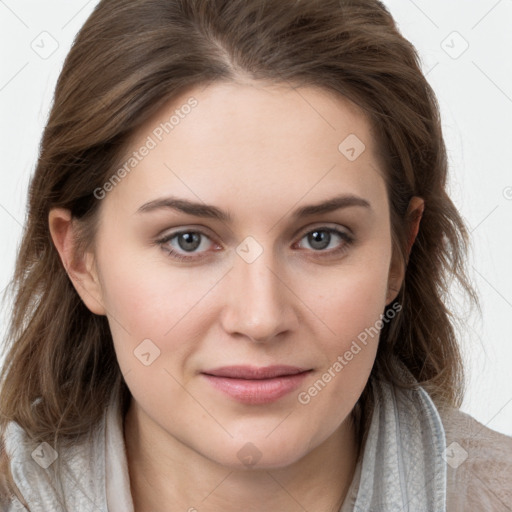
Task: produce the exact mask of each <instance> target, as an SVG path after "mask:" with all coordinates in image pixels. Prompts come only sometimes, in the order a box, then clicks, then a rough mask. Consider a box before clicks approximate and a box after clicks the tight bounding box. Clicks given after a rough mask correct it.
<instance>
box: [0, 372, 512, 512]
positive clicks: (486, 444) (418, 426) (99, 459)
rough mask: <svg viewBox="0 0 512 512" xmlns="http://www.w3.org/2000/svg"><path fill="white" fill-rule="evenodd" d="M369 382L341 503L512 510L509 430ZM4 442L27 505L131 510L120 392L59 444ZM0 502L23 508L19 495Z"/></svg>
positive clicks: (372, 509)
mask: <svg viewBox="0 0 512 512" xmlns="http://www.w3.org/2000/svg"><path fill="white" fill-rule="evenodd" d="M399 367H400V368H401V371H403V372H404V374H407V375H408V376H409V377H410V378H412V375H411V374H410V373H409V372H408V370H406V369H405V367H403V366H402V365H399ZM372 389H373V393H374V396H375V408H374V412H373V416H372V421H371V426H370V431H369V434H368V438H367V441H366V443H365V446H364V449H363V456H362V458H361V460H360V461H359V463H358V465H357V466H356V471H355V475H354V478H353V481H352V483H351V486H350V488H349V491H348V494H347V497H346V499H345V501H344V503H343V506H342V507H341V509H340V512H363V511H364V512H398V511H402V512H445V511H448V512H459V511H463V510H464V511H465V510H479V511H480V510H486V511H487V510H490V511H491V510H492V511H494V510H496V511H501V510H503V511H511V510H512V437H509V436H505V435H503V434H499V433H497V432H495V431H493V430H491V429H489V428H487V427H485V426H484V425H482V424H480V423H478V422H477V421H476V420H474V419H473V418H471V416H469V415H467V414H465V413H463V412H461V411H458V410H456V409H449V410H445V411H443V413H442V415H441V414H440V412H439V411H438V409H437V408H436V407H435V405H434V403H433V401H432V400H431V398H430V397H429V395H428V394H427V393H426V391H425V390H424V389H423V388H422V387H417V388H416V389H414V390H404V389H402V388H398V387H396V386H394V385H392V384H391V383H389V382H387V381H384V380H375V381H373V384H372ZM442 418H443V419H442ZM5 444H6V450H7V453H8V454H9V455H10V457H11V471H12V474H13V478H14V480H15V482H16V484H17V486H18V488H19V490H20V491H21V494H22V495H23V497H24V498H25V500H26V501H27V504H28V505H29V507H30V512H48V511H52V512H64V511H66V512H68V511H69V512H71V511H72V512H107V511H108V512H134V510H133V502H132V498H131V494H130V480H129V475H128V466H127V459H126V451H125V445H124V437H123V418H122V415H121V410H120V407H119V401H118V400H117V399H115V398H114V397H113V400H112V402H111V403H110V404H109V405H108V407H107V408H106V412H105V415H104V417H103V420H102V421H101V422H100V424H99V425H98V426H97V428H96V429H95V430H94V431H92V432H91V433H90V434H88V435H87V436H86V438H84V439H83V440H82V441H80V443H78V444H75V445H73V446H71V447H69V448H63V447H61V448H60V449H59V453H58V454H57V452H55V451H54V450H53V448H52V447H51V446H50V445H47V444H42V445H41V444H38V443H34V442H33V441H31V440H30V439H28V438H27V436H26V434H25V432H24V430H23V429H22V428H21V427H20V426H19V425H18V424H17V423H14V422H11V423H10V424H9V426H8V428H7V430H6V434H5ZM447 445H448V449H447ZM57 475H59V478H57ZM2 505H3V506H2ZM0 510H2V511H6V512H13V511H17V510H26V509H25V508H24V507H23V506H22V505H21V504H20V503H19V501H17V500H16V499H13V500H11V501H10V502H9V503H3V504H2V503H1V502H0Z"/></svg>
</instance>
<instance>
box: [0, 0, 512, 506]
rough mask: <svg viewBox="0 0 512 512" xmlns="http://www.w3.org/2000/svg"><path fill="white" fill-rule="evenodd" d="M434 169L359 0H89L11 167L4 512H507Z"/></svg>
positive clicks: (399, 54) (507, 443)
mask: <svg viewBox="0 0 512 512" xmlns="http://www.w3.org/2000/svg"><path fill="white" fill-rule="evenodd" d="M446 179H447V159H446V151H445V146H444V141H443V137H442V131H441V125H440V120H439V112H438V106H437V103H436V99H435V96H434V93H433V91H432V89H431V88H430V86H429V85H428V83H427V81H426V80H425V78H424V76H423V75H422V73H421V70H420V68H419V65H418V58H417V55H416V52H415V50H414V48H413V47H412V45H411V44H410V43H409V42H408V41H406V40H405V39H404V38H403V37H402V36H401V35H400V34H399V32H398V31H397V28H396V26H395V24H394V22H393V20H392V18H391V16H390V14H389V13H388V11H387V10H386V9H385V8H384V6H383V5H382V4H381V3H380V2H378V1H375V0H358V1H351V2H348V1H347V2H345V1H338V0H336V1H334V0H321V1H320V0H301V1H296V0H293V1H292V0H280V1H279V2H272V1H270V0H263V1H257V2H247V1H242V0H229V1H227V0H122V1H121V0H108V1H106V0H103V1H101V2H100V3H99V4H98V6H97V7H96V9H95V11H94V12H93V14H92V15H91V17H90V18H89V20H88V21H87V23H86V24H85V25H84V27H83V28H82V30H81V31H80V33H79V34H78V36H77V39H76V41H75V43H74V45H73V48H72V50H71V52H70V54H69V56H68V58H67V60H66V63H65V66H64V68H63V71H62V73H61V76H60V78H59V82H58V84H57V88H56V93H55V101H54V105H53V107H52V111H51V115H50V118H49V121H48V125H47V127H46V129H45V133H44V136H43V141H42V145H41V153H40V157H39V162H38V167H37V169H36V172H35V176H34V178H33V180H32V182H31V184H30V201H29V212H28V213H29V216H28V220H27V225H26V231H25V233H24V237H23V241H22V245H21V248H20V253H19V256H18V261H17V267H16V271H15V275H14V279H13V286H12V287H13V291H14V293H15V300H14V309H13V316H12V322H11V330H10V336H9V340H8V343H9V346H8V353H7V357H6V362H5V366H4V371H3V381H2V390H1V394H0V408H1V411H2V415H1V427H0V428H1V431H2V437H3V444H4V451H3V452H2V474H3V476H4V482H3V494H4V496H5V497H4V509H7V510H17V509H22V507H25V508H26V509H27V510H31V511H39V510H41V511H42V510H45V511H48V510H63V511H64V510H66V511H67V510H69V511H89V510H91V511H92V510H109V511H116V512H127V511H134V512H144V511H149V510H151V511H163V510H165V511H168V510H188V511H193V510H204V511H216V510H221V509H222V510H224V511H225V510H240V509H244V510H254V511H260V510H261V511H263V510H282V511H288V510H290V511H291V510H310V511H313V510H314V511H318V512H320V511H322V512H323V511H326V512H327V511H340V510H341V511H342V512H347V511H352V510H356V511H363V510H364V511H368V510H373V511H376V510H378V511H380V512H382V511H396V510H414V511H427V510H428V511H441V510H443V511H444V510H451V511H455V510H467V509H471V510H506V508H505V507H507V506H509V504H510V503H511V502H512V494H511V491H510V489H511V487H512V486H511V481H512V478H511V474H512V463H511V460H512V458H511V455H512V439H510V438H509V437H507V436H505V435H502V434H499V433H497V432H494V431H492V430H491V429H488V428H487V427H485V426H483V425H481V424H479V423H478V422H477V421H476V420H474V419H473V418H471V417H470V416H468V415H466V414H464V413H462V412H461V411H459V407H460V404H461V401H462V396H463V368H462V362H461V356H460V352H459V347H458V341H457V339H456V337H455V333H454V329H453V326H452V324H451V320H450V312H449V310H448V308H447V306H446V304H445V299H446V292H447V284H446V283H447V282H448V280H449V278H450V277H455V278H456V279H458V281H459V282H460V284H461V285H462V286H463V288H464V289H465V290H466V291H467V293H468V295H469V296H470V298H472V299H473V300H474V301H475V302H476V301H477V300H476V297H475V294H474V292H473V290H472V288H471V286H470V283H469V282H468V279H467V277H466V273H465V266H464V252H465V248H466V244H467V232H466V229H465V226H464V223H463V221H462V219H461V217H460V216H459V214H458V212H457V210H456V208H455V207H454V205H453V203H452V201H451V200H450V198H449V197H448V196H447V194H446V190H445V185H446ZM188 245H190V247H188ZM169 503H172V506H171V507H172V508H170V506H169Z"/></svg>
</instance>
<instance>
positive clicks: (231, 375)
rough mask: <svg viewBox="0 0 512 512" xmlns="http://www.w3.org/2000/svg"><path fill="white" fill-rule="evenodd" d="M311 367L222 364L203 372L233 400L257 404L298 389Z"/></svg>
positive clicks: (269, 401) (213, 384)
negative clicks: (258, 366) (307, 368)
mask: <svg viewBox="0 0 512 512" xmlns="http://www.w3.org/2000/svg"><path fill="white" fill-rule="evenodd" d="M309 372H310V370H304V369H302V368H297V367H295V366H283V365H280V366H267V367H262V368H257V367H251V366H225V367H222V368H217V369H215V370H208V371H206V372H202V374H203V375H204V376H205V377H206V378H207V379H208V381H209V382H210V384H212V386H214V387H215V388H217V389H219V390H220V391H223V392H224V393H226V394H227V395H229V396H231V397H232V398H234V399H235V400H238V401H239V402H242V403H245V404H251V405H257V404H265V403H271V402H274V401H276V400H278V399H279V398H281V397H282V396H284V395H286V394H288V393H290V392H291V391H293V390H295V389H297V388H298V387H299V386H300V384H301V382H302V381H303V380H304V378H305V377H306V375H307V374H308V373H309Z"/></svg>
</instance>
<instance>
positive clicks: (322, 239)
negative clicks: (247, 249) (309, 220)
mask: <svg viewBox="0 0 512 512" xmlns="http://www.w3.org/2000/svg"><path fill="white" fill-rule="evenodd" d="M336 238H338V239H339V240H341V241H342V242H343V243H341V244H339V243H338V244H337V245H338V247H336V248H335V249H334V250H330V251H326V250H325V249H326V248H328V247H329V246H330V245H331V242H332V241H333V239H336ZM205 239H206V240H210V238H209V237H208V236H207V235H206V234H205V233H203V232H202V231H192V230H189V231H179V232H175V233H171V234H169V235H166V236H165V237H163V238H161V239H160V240H157V241H156V243H157V244H158V245H160V246H161V247H162V248H163V249H164V250H165V252H166V253H167V254H168V255H169V256H170V257H171V258H174V259H177V260H181V261H194V260H199V259H200V258H201V256H196V255H191V256H188V255H187V253H191V254H196V253H197V252H199V253H201V252H207V251H197V249H199V248H201V247H203V248H204V245H206V246H208V243H206V244H204V243H203V241H204V240H205ZM303 239H307V241H308V243H309V244H310V246H311V247H313V252H316V253H319V256H320V257H329V256H335V255H338V254H340V253H341V252H344V251H346V250H347V249H348V248H349V247H350V245H351V244H352V243H353V242H354V238H353V237H352V236H351V235H349V234H348V233H345V232H344V231H340V230H338V229H335V228H329V227H321V228H317V229H313V230H310V231H308V232H307V233H305V234H304V235H303V236H302V237H301V240H303ZM172 241H175V243H174V244H170V242H172ZM335 245H336V244H335ZM324 253H325V254H324Z"/></svg>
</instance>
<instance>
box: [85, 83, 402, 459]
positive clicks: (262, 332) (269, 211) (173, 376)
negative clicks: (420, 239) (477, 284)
mask: <svg viewBox="0 0 512 512" xmlns="http://www.w3.org/2000/svg"><path fill="white" fill-rule="evenodd" d="M172 116H174V117H172ZM144 148H145V149H144ZM375 151H376V147H375V141H374V139H373V136H372V134H371V132H370V126H369V125H368V124H367V121H366V120H365V118H364V117H363V116H362V114H361V113H360V112H359V111H358V110H357V109H356V108H355V106H354V105H353V104H351V103H349V102H348V101H346V100H343V99H339V98H338V99H337V98H334V97H333V96H331V95H330V94H328V93H326V92H325V91H322V90H319V89H313V88H302V89H296V90H294V89H291V88H289V87H285V86H279V87H277V86H264V85H262V84H261V83H252V84H250V85H249V84H247V85H245V84H244V85H240V84H218V83H217V84H213V85H210V86H208V87H206V88H202V87H201V88H196V89H194V90H192V91H190V92H188V93H187V94H183V95H182V96H181V97H179V98H177V99H176V100H174V101H173V102H172V104H168V105H166V106H165V107H164V108H162V109H161V110H160V111H159V112H158V113H157V115H154V116H153V117H152V118H151V119H150V120H149V121H148V122H146V123H145V125H144V126H143V127H142V128H141V129H140V130H139V131H138V132H137V134H136V137H135V138H134V140H133V144H132V147H131V148H130V151H129V152H128V154H127V156H126V166H124V172H123V171H120V172H118V173H117V178H122V179H121V180H120V181H119V179H116V178H114V179H113V180H112V183H116V185H115V186H113V185H112V184H107V186H106V187H104V189H103V190H104V191H107V190H108V192H106V193H105V192H103V191H96V194H97V196H98V197H103V196H105V197H104V198H103V199H99V200H101V223H100V228H99V232H98V238H97V245H96V253H95V265H96V267H95V269H96V270H94V272H96V271H97V277H98V282H99V284H100V288H99V290H100V291H99V293H98V294H97V295H96V299H97V300H98V302H95V301H94V300H92V299H91V297H92V296H93V295H94V293H95V292H94V291H93V289H92V288H91V290H90V293H89V294H85V293H84V294H83V298H84V301H86V303H88V305H89V306H90V308H91V309H95V308H96V312H97V313H100V314H106V315H107V317H108V321H109V325H110V328H111V330H112V335H113V339H114V344H115V350H116V353H117V357H118V360H119V364H120V367H121V370H122V372H123V375H124V378H125V380H126V383H127V385H128V387H129V389H130V391H131V393H132V395H133V400H134V402H133V404H135V407H137V408H138V411H139V416H140V417H143V418H145V421H146V423H147V425H151V428H152V429H153V432H154V433H155V437H158V436H160V437H161V436H168V438H169V439H172V440H173V441H175V442H177V443H179V444H180V445H181V446H187V447H188V448H191V449H192V450H194V452H196V453H198V454H200V455H203V456H205V457H207V458H208V459H210V460H213V461H216V462H218V463H220V464H223V465H226V466H229V467H243V465H244V464H245V465H251V464H254V463H257V464H258V466H259V467H268V468H270V467H276V468H277V467H281V466H285V465H287V464H290V463H292V462H294V461H296V460H298V459H299V458H301V457H303V456H305V455H306V454H307V453H308V452H310V451H311V450H313V449H314V448H315V447H317V446H319V445H320V444H321V443H322V442H323V441H325V440H327V439H328V438H329V437H330V436H331V435H333V434H334V433H335V431H336V430H337V429H338V428H340V427H342V426H343V425H346V424H347V423H348V421H349V420H348V417H349V414H350V412H351V411H352V409H353V407H354V405H355V403H356V401H357V399H358V398H359V396H360V394H361V392H362V390H363V388H364V386H365V384H366V382H367V379H368V377H369V374H370V370H371V368H372V365H373V364H374V360H375V356H376V350H377V344H378V334H377V335H376V334H375V330H376V327H377V328H378V327H382V322H379V319H380V318H381V314H382V313H383V311H384V308H385V306H386V304H388V303H389V302H390V301H391V300H392V299H393V298H394V297H395V296H396V293H394V292H392V291H391V290H394V289H398V287H399V283H398V284H397V282H396V280H394V281H393V280H391V277H390V270H392V269H391V264H392V251H391V232H390V220H389V217H390V216H389V205H388V200H387V194H386V187H385V183H384V180H383V177H382V174H381V172H382V171H381V170H379V162H378V158H377V155H376V152H375ZM121 167H122V165H121V166H120V168H121ZM340 198H341V199H340ZM343 198H344V199H343ZM171 200H172V201H173V202H171ZM334 201H339V204H338V205H337V207H330V208H327V207H323V206H321V205H328V204H331V202H332V204H334ZM166 202H168V205H167V206H165V203H166ZM173 204H174V206H172V205H173ZM313 205H317V208H312V206H313ZM303 210H304V211H303ZM180 233H181V235H180ZM182 258H183V259H182ZM390 287H391V290H390ZM98 303H101V304H102V307H99V306H98ZM363 340H364V341H363ZM357 347H358V348H357ZM274 365H287V366H291V367H295V368H298V369H302V370H305V371H304V372H303V373H301V374H300V375H298V376H297V375H296V376H295V377H290V376H288V377H285V376H281V377H280V378H273V379H270V378H268V379H266V380H261V379H260V380H259V381H257V380H256V379H254V378H252V379H251V378H248V377H250V375H249V374H247V373H243V374H240V375H238V376H239V377H240V376H242V377H245V379H240V378H238V379H236V378H234V377H233V374H231V377H229V376H227V377H226V376H225V377H219V376H217V377H211V376H210V377H208V376H207V375H206V374H207V373H214V372H215V370H217V369H219V368H221V367H226V366H248V367H252V368H262V367H268V366H274ZM295 371H298V370H295ZM277 373H278V374H282V373H283V370H281V371H280V370H279V369H278V370H277ZM262 376H264V375H260V376H259V377H262Z"/></svg>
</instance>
